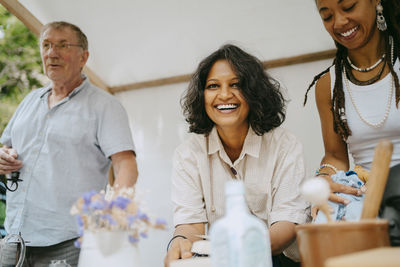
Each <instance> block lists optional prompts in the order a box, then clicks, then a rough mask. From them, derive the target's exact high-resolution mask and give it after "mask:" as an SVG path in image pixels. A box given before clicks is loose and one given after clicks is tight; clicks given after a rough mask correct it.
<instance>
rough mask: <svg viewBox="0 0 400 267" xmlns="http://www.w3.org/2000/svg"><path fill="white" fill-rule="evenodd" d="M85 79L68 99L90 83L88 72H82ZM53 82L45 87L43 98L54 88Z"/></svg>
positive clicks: (41, 96)
mask: <svg viewBox="0 0 400 267" xmlns="http://www.w3.org/2000/svg"><path fill="white" fill-rule="evenodd" d="M82 77H83V81H82V83H81V84H80V85H79V86H78V87H76V88H75V89H74V90H73V91H72V92H71V93H69V95H68V96H67V97H66V98H67V99H71V98H72V97H73V96H75V95H76V94H77V93H79V92H80V91H81V90H82V89H83V88H85V87H86V86H87V85H88V84H89V79H88V77H87V75H86V74H82ZM52 86H53V84H52V83H50V84H49V85H47V86H46V87H44V88H43V92H42V93H41V95H40V98H43V96H45V95H47V94H48V93H49V92H50V91H51V88H52Z"/></svg>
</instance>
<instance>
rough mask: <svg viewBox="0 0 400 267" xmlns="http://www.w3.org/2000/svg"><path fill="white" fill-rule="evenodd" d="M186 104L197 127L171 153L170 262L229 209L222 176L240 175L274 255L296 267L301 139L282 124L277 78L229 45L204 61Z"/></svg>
mask: <svg viewBox="0 0 400 267" xmlns="http://www.w3.org/2000/svg"><path fill="white" fill-rule="evenodd" d="M181 104H182V107H183V112H184V114H185V117H186V121H187V122H188V123H189V125H190V132H192V133H193V134H192V135H191V136H190V137H189V138H188V139H187V140H186V141H185V142H184V143H183V144H181V145H180V146H179V147H178V148H177V149H176V151H175V155H174V158H173V165H174V166H173V174H172V202H173V204H174V225H175V227H176V228H175V233H174V237H173V238H172V239H171V242H170V246H169V250H168V254H167V256H166V259H165V262H166V263H167V262H169V261H171V260H174V259H179V258H186V257H190V256H191V252H190V249H191V246H192V242H193V241H195V240H197V239H199V237H198V236H199V235H204V234H205V228H206V227H205V226H206V225H207V226H208V229H209V227H210V225H211V224H213V223H214V222H215V221H216V220H217V219H218V218H220V217H221V216H222V215H223V214H224V198H223V195H224V194H223V189H224V185H225V182H227V181H229V180H231V179H238V180H242V181H243V182H244V185H245V188H246V199H247V204H248V206H249V209H250V211H251V213H252V214H254V215H255V216H257V217H258V218H260V219H262V220H263V222H264V223H265V227H267V228H268V229H269V232H270V237H271V250H272V254H273V255H276V257H275V261H282V262H285V264H284V265H283V266H292V265H294V266H297V264H298V263H295V261H298V260H299V259H298V255H297V248H296V243H295V242H294V239H295V232H294V227H295V225H296V224H301V223H304V222H306V221H307V220H308V217H309V212H308V205H307V204H306V203H305V201H304V200H303V199H302V198H301V197H300V196H299V193H298V192H299V190H298V187H299V185H300V183H301V182H302V181H303V179H304V177H305V168H304V160H303V150H302V145H301V144H300V143H299V141H298V140H297V138H296V137H295V136H294V135H292V134H291V133H289V132H288V131H286V130H284V129H283V128H281V127H279V126H280V125H281V124H282V122H283V121H284V119H285V100H284V98H283V96H282V94H281V92H280V86H279V83H278V82H276V81H275V80H274V79H272V78H271V77H270V76H269V75H268V74H267V73H266V72H265V71H264V69H263V65H262V63H261V62H260V61H259V60H258V59H257V58H255V57H254V56H252V55H250V54H248V53H246V52H245V51H243V50H242V49H240V48H238V47H236V46H234V45H229V44H228V45H225V46H223V47H221V48H220V49H219V50H217V51H215V52H214V53H212V54H211V55H210V56H208V57H207V58H205V59H204V60H203V61H202V62H200V64H199V66H198V69H197V71H196V72H195V73H194V75H193V76H192V79H191V81H190V84H189V87H188V89H187V91H186V92H185V94H184V96H183V98H182V100H181ZM282 252H283V253H282ZM288 263H289V265H287V264H288ZM281 266H282V265H281Z"/></svg>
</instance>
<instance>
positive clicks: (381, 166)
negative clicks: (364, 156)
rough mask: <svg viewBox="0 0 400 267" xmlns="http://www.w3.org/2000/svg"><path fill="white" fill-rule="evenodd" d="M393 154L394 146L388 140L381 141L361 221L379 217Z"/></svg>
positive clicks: (377, 149) (376, 152)
mask: <svg viewBox="0 0 400 267" xmlns="http://www.w3.org/2000/svg"><path fill="white" fill-rule="evenodd" d="M392 152H393V144H392V143H391V142H390V141H388V140H381V141H379V143H378V145H377V146H376V148H375V152H374V160H373V161H372V167H371V172H370V175H369V178H368V181H367V183H366V186H367V193H366V194H365V199H364V205H363V210H362V213H361V219H375V218H376V217H377V216H378V212H379V207H380V206H381V202H382V196H383V193H384V191H385V187H386V182H387V178H388V173H389V166H390V161H391V159H392Z"/></svg>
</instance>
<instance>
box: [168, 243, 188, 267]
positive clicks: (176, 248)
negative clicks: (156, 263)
mask: <svg viewBox="0 0 400 267" xmlns="http://www.w3.org/2000/svg"><path fill="white" fill-rule="evenodd" d="M192 244H193V243H192V241H190V240H189V239H185V238H183V237H177V238H175V239H174V240H172V242H171V244H170V246H169V249H168V252H167V255H166V256H165V258H164V266H165V267H168V266H169V263H170V262H171V261H173V260H178V259H187V258H191V257H192V256H193V253H192V252H191V249H192Z"/></svg>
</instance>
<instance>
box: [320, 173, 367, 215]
mask: <svg viewBox="0 0 400 267" xmlns="http://www.w3.org/2000/svg"><path fill="white" fill-rule="evenodd" d="M331 178H332V180H333V181H334V182H335V183H338V184H343V185H347V186H351V187H354V188H358V189H359V188H361V187H362V186H363V185H364V183H363V182H362V181H361V180H360V179H359V178H358V176H357V173H355V172H354V171H348V172H344V171H338V172H337V173H336V174H334V175H332V176H331ZM336 195H338V196H341V197H345V198H347V199H348V200H350V203H349V204H347V205H343V204H340V203H335V202H331V201H328V203H329V205H330V206H331V207H332V208H333V211H334V212H333V213H331V218H332V219H333V220H335V221H340V220H342V219H343V217H345V219H346V221H358V220H359V219H360V217H361V211H362V206H363V203H364V195H361V196H354V195H349V194H344V193H336ZM327 221H328V220H327V219H326V217H325V214H324V213H323V212H318V215H317V217H316V219H315V221H314V223H326V222H327Z"/></svg>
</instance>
